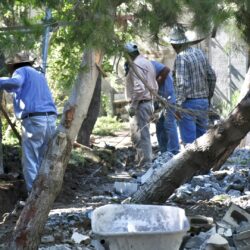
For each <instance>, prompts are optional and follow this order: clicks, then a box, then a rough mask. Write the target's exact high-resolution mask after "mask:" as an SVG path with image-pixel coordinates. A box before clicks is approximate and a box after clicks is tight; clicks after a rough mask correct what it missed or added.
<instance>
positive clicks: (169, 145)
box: [156, 110, 180, 154]
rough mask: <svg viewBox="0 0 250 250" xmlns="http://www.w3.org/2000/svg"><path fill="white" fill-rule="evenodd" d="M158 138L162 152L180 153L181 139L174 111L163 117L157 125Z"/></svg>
mask: <svg viewBox="0 0 250 250" xmlns="http://www.w3.org/2000/svg"><path fill="white" fill-rule="evenodd" d="M156 136H157V140H158V144H159V148H160V151H161V152H162V153H163V152H166V151H169V152H171V153H172V154H177V153H178V152H179V149H180V146H179V139H178V133H177V125H176V120H175V116H174V112H173V111H172V110H170V111H168V112H167V115H166V116H164V115H162V116H161V117H160V119H159V120H158V122H157V123H156Z"/></svg>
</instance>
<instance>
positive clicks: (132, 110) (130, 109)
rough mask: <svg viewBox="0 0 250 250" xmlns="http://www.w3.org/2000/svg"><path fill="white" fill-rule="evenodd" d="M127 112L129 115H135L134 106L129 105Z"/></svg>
mask: <svg viewBox="0 0 250 250" xmlns="http://www.w3.org/2000/svg"><path fill="white" fill-rule="evenodd" d="M128 114H129V116H130V117H133V116H135V108H134V107H129V109H128Z"/></svg>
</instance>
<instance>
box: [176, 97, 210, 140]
mask: <svg viewBox="0 0 250 250" xmlns="http://www.w3.org/2000/svg"><path fill="white" fill-rule="evenodd" d="M208 107H209V104H208V99H207V98H201V99H187V100H186V101H185V102H183V103H182V108H184V109H188V110H191V111H192V110H193V111H194V113H195V115H190V114H186V113H182V114H181V115H182V119H181V120H180V121H179V128H180V134H181V139H182V142H183V143H184V144H187V143H192V142H193V141H195V140H196V139H197V138H199V137H200V136H202V135H203V134H205V133H206V131H207V126H208V113H207V112H208Z"/></svg>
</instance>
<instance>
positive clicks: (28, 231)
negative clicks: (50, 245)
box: [9, 51, 102, 250]
mask: <svg viewBox="0 0 250 250" xmlns="http://www.w3.org/2000/svg"><path fill="white" fill-rule="evenodd" d="M101 60H102V56H101V55H100V54H98V53H97V52H93V51H86V53H84V57H83V63H82V67H81V70H80V72H79V74H78V78H77V81H76V84H75V85H74V87H73V91H72V94H71V97H70V98H69V100H68V102H67V104H66V105H65V109H64V113H63V117H62V120H61V123H60V125H59V126H58V128H57V132H56V134H55V135H54V137H53V139H52V140H51V142H50V143H49V146H48V149H47V151H46V154H45V157H44V159H43V161H42V164H41V168H40V171H39V175H38V177H37V179H36V181H35V183H34V185H33V188H32V191H31V194H30V195H29V197H28V199H27V201H26V205H25V207H24V208H23V210H22V213H21V215H20V217H19V219H18V221H17V224H16V227H15V229H14V232H13V239H12V242H10V245H9V249H12V250H17V249H18V250H20V249H22V250H23V249H32V250H33V249H38V246H39V243H40V238H41V234H42V231H43V228H44V225H45V223H46V221H47V217H48V213H49V211H50V209H51V207H52V205H53V202H54V200H55V198H56V196H57V194H58V193H59V191H60V190H61V186H62V182H63V176H64V172H65V169H66V166H67V163H68V160H69V157H70V152H71V149H72V145H73V143H74V140H75V138H76V136H77V134H78V131H79V129H80V126H81V124H82V121H83V120H84V119H85V118H86V116H87V112H88V109H89V105H90V102H91V99H92V95H93V92H94V89H95V84H96V80H97V77H98V74H99V72H98V70H97V67H96V64H95V62H97V63H100V62H101Z"/></svg>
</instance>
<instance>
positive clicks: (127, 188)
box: [114, 181, 138, 196]
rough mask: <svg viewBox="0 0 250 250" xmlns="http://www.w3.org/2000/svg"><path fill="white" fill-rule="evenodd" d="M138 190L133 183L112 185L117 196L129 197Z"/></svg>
mask: <svg viewBox="0 0 250 250" xmlns="http://www.w3.org/2000/svg"><path fill="white" fill-rule="evenodd" d="M137 189H138V184H137V183H133V182H118V181H116V182H115V183H114V190H115V192H116V193H117V194H121V195H124V196H130V195H132V194H133V193H135V192H136V191H137Z"/></svg>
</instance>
